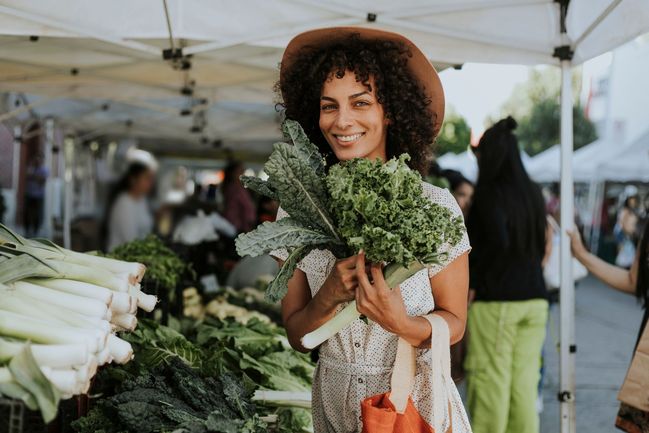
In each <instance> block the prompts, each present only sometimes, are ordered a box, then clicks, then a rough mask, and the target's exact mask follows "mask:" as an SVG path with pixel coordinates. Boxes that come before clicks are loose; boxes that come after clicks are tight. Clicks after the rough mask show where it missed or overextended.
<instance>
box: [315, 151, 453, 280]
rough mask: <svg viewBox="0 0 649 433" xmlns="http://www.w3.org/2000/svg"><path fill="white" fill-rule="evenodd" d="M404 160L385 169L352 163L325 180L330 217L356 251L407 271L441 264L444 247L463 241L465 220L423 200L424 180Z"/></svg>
mask: <svg viewBox="0 0 649 433" xmlns="http://www.w3.org/2000/svg"><path fill="white" fill-rule="evenodd" d="M409 159H410V157H409V156H408V155H407V154H403V155H401V156H400V157H399V159H392V160H390V161H388V162H386V163H383V162H382V161H380V160H376V161H370V160H367V159H353V160H350V161H344V162H341V163H339V164H336V165H334V166H333V167H331V169H330V170H329V174H328V175H327V180H326V182H327V188H328V191H329V193H330V195H331V199H330V200H331V212H332V214H333V215H334V218H335V220H336V226H337V228H338V230H339V232H340V234H341V235H342V237H343V238H344V239H345V240H346V241H347V244H348V245H349V246H350V248H351V249H352V250H354V251H358V250H360V249H363V250H364V251H365V254H366V256H367V258H368V260H370V261H372V262H394V263H398V264H399V265H401V266H403V267H404V268H405V267H408V266H409V265H410V264H411V263H413V262H415V261H417V262H421V263H424V264H433V263H438V262H439V261H440V260H441V259H443V254H442V253H441V247H442V246H443V245H445V244H451V245H454V244H456V243H457V242H459V240H460V239H461V237H462V233H463V230H464V225H463V224H462V218H461V217H459V216H458V217H454V216H453V214H452V213H451V211H450V210H449V209H448V208H446V207H444V206H441V205H438V204H436V203H432V202H431V201H430V200H428V199H427V198H426V197H424V196H423V191H422V186H421V176H420V175H419V173H417V172H416V171H413V170H411V169H410V168H409V167H408V166H407V164H406V162H407V161H408V160H409Z"/></svg>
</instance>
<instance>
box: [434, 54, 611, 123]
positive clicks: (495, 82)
mask: <svg viewBox="0 0 649 433" xmlns="http://www.w3.org/2000/svg"><path fill="white" fill-rule="evenodd" d="M610 61H611V55H610V53H607V54H604V55H602V56H599V57H597V58H595V59H592V60H589V61H588V62H586V63H585V64H584V69H583V79H584V84H585V86H584V87H585V88H584V91H585V92H587V90H588V88H587V83H589V82H590V77H591V76H598V75H601V74H602V73H603V72H604V71H605V70H606V68H607V67H608V65H609V64H610ZM532 68H533V67H531V66H523V65H496V64H481V63H467V64H465V65H464V66H463V67H462V69H460V70H455V69H452V68H449V69H446V70H444V71H442V72H440V74H439V75H440V79H441V80H442V85H443V86H444V93H445V96H446V107H447V110H448V109H449V108H451V107H452V108H453V109H455V111H456V112H458V113H459V114H461V115H462V116H463V117H464V118H465V119H466V120H467V122H468V123H469V126H470V127H471V129H472V132H473V134H474V136H480V135H481V133H482V132H483V131H484V129H485V121H486V119H487V118H488V117H489V116H490V115H499V114H500V108H501V106H502V105H503V103H504V102H505V101H506V100H507V99H508V98H509V96H510V95H511V94H512V92H513V91H514V87H515V86H516V85H517V84H520V83H524V82H525V81H527V79H528V77H529V73H530V70H531V69H532ZM582 97H585V95H582Z"/></svg>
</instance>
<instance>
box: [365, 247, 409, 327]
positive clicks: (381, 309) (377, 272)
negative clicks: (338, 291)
mask: <svg viewBox="0 0 649 433" xmlns="http://www.w3.org/2000/svg"><path fill="white" fill-rule="evenodd" d="M370 274H371V276H372V280H373V281H372V282H370V279H369V278H368V276H367V272H366V270H365V253H363V252H362V251H361V252H360V253H359V254H358V255H357V256H356V278H357V281H358V289H357V290H356V308H357V309H358V312H359V313H361V314H363V315H365V316H366V317H367V318H368V319H370V320H372V321H373V322H376V323H378V324H379V325H381V327H382V328H383V329H385V330H386V331H388V332H392V333H393V334H400V333H401V330H402V327H403V326H404V324H405V323H406V322H407V321H408V313H407V312H406V306H405V304H404V302H403V298H402V297H401V289H400V288H399V286H397V287H395V288H394V289H390V288H389V287H388V285H387V283H386V282H385V279H384V277H383V270H382V266H381V265H380V264H378V263H372V265H371V266H370Z"/></svg>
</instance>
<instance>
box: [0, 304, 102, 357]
mask: <svg viewBox="0 0 649 433" xmlns="http://www.w3.org/2000/svg"><path fill="white" fill-rule="evenodd" d="M0 329H1V330H2V334H3V335H4V336H7V337H14V338H20V339H23V340H30V341H33V342H36V343H55V344H56V343H77V344H78V343H83V344H85V345H86V346H87V348H88V351H89V352H91V353H95V352H97V351H99V350H101V349H103V348H104V346H105V339H104V340H103V341H102V339H101V338H98V336H97V334H95V332H93V331H94V330H86V329H80V328H72V327H70V326H62V325H53V324H52V323H49V322H47V321H42V320H38V319H34V318H32V317H28V316H24V315H21V314H16V313H11V312H9V311H0Z"/></svg>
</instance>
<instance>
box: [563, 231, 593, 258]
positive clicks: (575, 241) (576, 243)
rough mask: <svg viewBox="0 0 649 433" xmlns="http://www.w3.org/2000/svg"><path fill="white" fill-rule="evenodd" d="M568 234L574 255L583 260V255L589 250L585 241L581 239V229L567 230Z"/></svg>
mask: <svg viewBox="0 0 649 433" xmlns="http://www.w3.org/2000/svg"><path fill="white" fill-rule="evenodd" d="M567 232H568V236H570V249H571V250H572V255H573V256H575V258H576V259H577V260H579V261H582V260H583V257H584V256H585V255H586V254H588V250H586V247H585V246H584V243H583V242H582V240H581V235H580V234H579V230H577V229H572V230H567Z"/></svg>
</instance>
